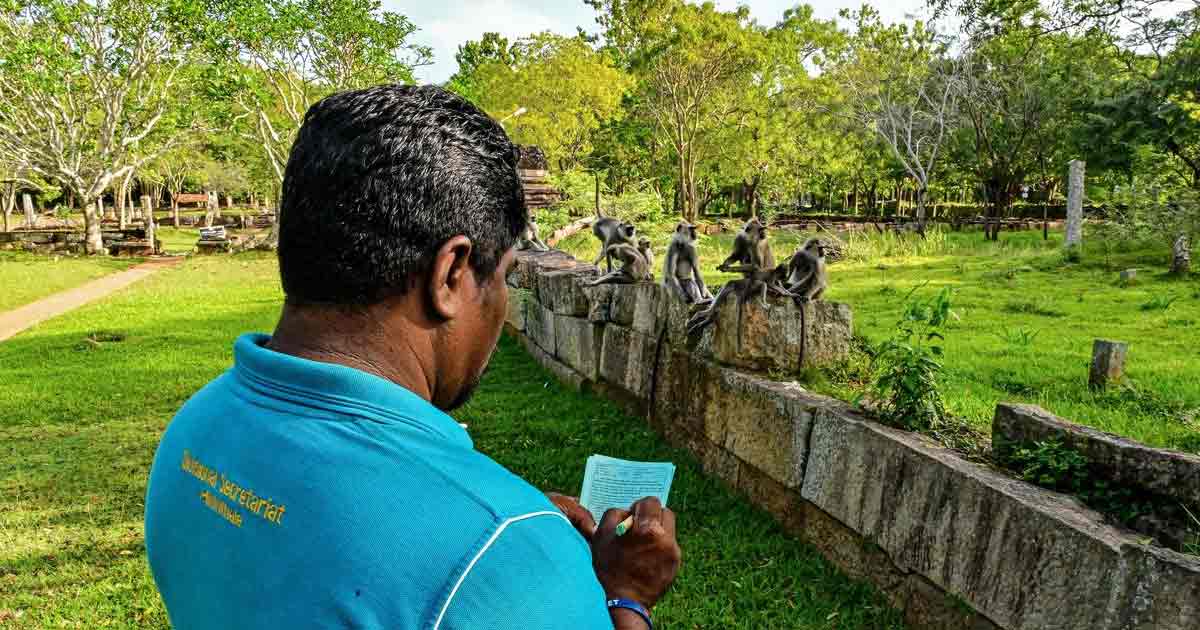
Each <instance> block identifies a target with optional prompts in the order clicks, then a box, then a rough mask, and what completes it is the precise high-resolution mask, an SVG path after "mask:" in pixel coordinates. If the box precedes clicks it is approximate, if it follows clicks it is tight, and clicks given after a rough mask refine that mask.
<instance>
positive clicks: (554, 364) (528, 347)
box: [521, 335, 588, 392]
mask: <svg viewBox="0 0 1200 630" xmlns="http://www.w3.org/2000/svg"><path fill="white" fill-rule="evenodd" d="M521 345H522V346H524V347H525V351H526V352H528V353H529V356H531V357H533V359H534V360H535V361H537V362H538V363H539V364H541V366H542V367H544V368H546V369H547V370H550V373H551V374H553V375H554V377H555V378H557V379H558V380H559V382H561V383H562V384H564V385H566V386H567V387H570V388H571V389H573V390H575V391H577V392H579V391H583V390H584V389H585V388H586V387H587V383H588V379H587V377H585V376H584V375H582V374H580V373H579V372H576V371H575V370H572V369H571V368H570V367H568V366H566V365H564V364H562V363H560V362H559V361H557V360H556V359H555V358H554V357H553V356H550V353H548V352H546V351H545V350H542V349H541V348H539V347H538V346H537V344H535V343H533V341H532V340H530V339H529V337H527V336H525V335H521Z"/></svg>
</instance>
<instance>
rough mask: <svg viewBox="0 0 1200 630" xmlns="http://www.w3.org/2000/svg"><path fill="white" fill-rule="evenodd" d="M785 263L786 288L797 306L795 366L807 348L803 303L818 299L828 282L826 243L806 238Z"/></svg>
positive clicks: (800, 363)
mask: <svg viewBox="0 0 1200 630" xmlns="http://www.w3.org/2000/svg"><path fill="white" fill-rule="evenodd" d="M787 266H788V278H787V290H788V292H789V293H791V294H792V297H793V298H794V299H795V301H796V306H798V307H799V308H800V361H799V363H798V366H799V367H801V368H803V367H804V358H805V354H807V352H808V314H807V309H806V308H805V306H804V305H805V303H807V302H811V301H813V300H818V299H820V298H821V296H822V295H824V294H825V289H826V287H828V286H829V275H828V273H826V271H825V243H823V242H822V241H821V240H820V239H816V238H810V239H808V240H807V241H805V243H804V246H803V247H801V248H800V249H798V250H796V253H795V254H792V257H791V259H790V260H788V263H787Z"/></svg>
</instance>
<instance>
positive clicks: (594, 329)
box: [554, 315, 604, 381]
mask: <svg viewBox="0 0 1200 630" xmlns="http://www.w3.org/2000/svg"><path fill="white" fill-rule="evenodd" d="M603 331H604V326H603V324H593V323H592V322H590V321H588V320H586V319H583V318H580V317H568V316H566V315H555V316H554V356H556V357H558V359H559V360H560V361H562V362H563V363H566V364H567V365H569V366H570V367H571V368H573V369H574V370H575V371H576V372H579V373H580V374H582V375H584V376H585V377H587V378H588V379H590V380H593V381H594V380H596V379H597V378H598V377H599V375H600V350H601V342H602V341H603Z"/></svg>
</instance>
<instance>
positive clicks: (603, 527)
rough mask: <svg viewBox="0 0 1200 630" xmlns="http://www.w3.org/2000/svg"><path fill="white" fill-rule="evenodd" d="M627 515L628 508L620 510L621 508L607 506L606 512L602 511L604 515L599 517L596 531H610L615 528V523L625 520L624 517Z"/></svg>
mask: <svg viewBox="0 0 1200 630" xmlns="http://www.w3.org/2000/svg"><path fill="white" fill-rule="evenodd" d="M627 516H629V510H622V509H621V508H609V509H608V510H607V511H606V512H604V516H601V517H600V526H599V528H598V529H597V530H596V532H597V533H599V532H611V531H613V530H615V529H616V528H617V525H619V524H620V523H621V521H623V520H625V517H627Z"/></svg>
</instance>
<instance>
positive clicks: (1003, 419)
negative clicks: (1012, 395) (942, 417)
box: [992, 403, 1200, 506]
mask: <svg viewBox="0 0 1200 630" xmlns="http://www.w3.org/2000/svg"><path fill="white" fill-rule="evenodd" d="M1048 440H1056V441H1059V442H1062V443H1063V444H1064V445H1066V446H1069V447H1071V448H1072V449H1074V450H1075V451H1077V452H1079V453H1080V454H1081V455H1083V456H1084V457H1085V458H1087V460H1088V463H1089V464H1090V466H1091V472H1092V473H1093V474H1096V475H1101V476H1103V478H1105V479H1109V480H1111V481H1113V482H1116V483H1117V484H1120V485H1123V486H1130V487H1133V488H1139V489H1141V490H1144V491H1146V492H1151V493H1154V494H1159V495H1162V496H1165V497H1171V498H1174V499H1178V500H1179V501H1182V502H1185V503H1187V504H1189V505H1190V506H1200V456H1196V455H1189V454H1187V453H1180V452H1178V451H1171V450H1167V449H1161V448H1152V447H1149V446H1146V445H1145V444H1142V443H1140V442H1135V441H1133V440H1130V439H1127V438H1123V437H1121V436H1119V435H1114V434H1112V433H1105V432H1103V431H1100V430H1098V429H1093V428H1091V427H1087V426H1083V425H1079V424H1075V423H1073V422H1068V421H1066V420H1063V419H1062V418H1059V417H1058V416H1056V415H1054V414H1052V413H1050V412H1048V411H1046V410H1045V409H1042V408H1041V407H1038V406H1036V405H1024V404H1013V403H1001V404H999V405H996V415H995V417H994V418H993V420H992V448H993V450H994V451H995V453H996V456H997V457H998V458H999V459H1000V460H1001V461H1007V460H1009V459H1010V458H1011V457H1012V455H1013V453H1014V452H1015V451H1016V449H1018V448H1020V447H1021V446H1028V445H1032V444H1033V443H1035V442H1044V441H1048Z"/></svg>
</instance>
